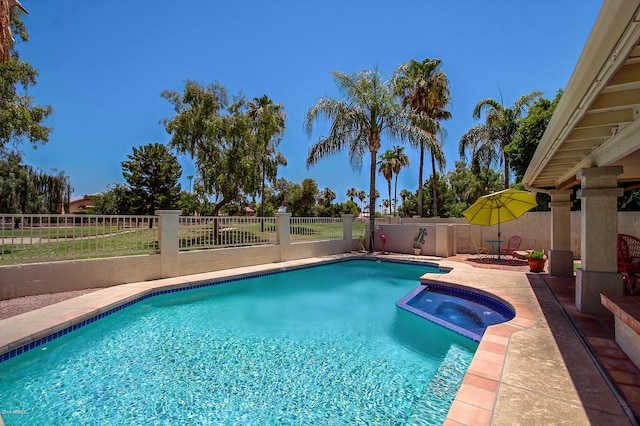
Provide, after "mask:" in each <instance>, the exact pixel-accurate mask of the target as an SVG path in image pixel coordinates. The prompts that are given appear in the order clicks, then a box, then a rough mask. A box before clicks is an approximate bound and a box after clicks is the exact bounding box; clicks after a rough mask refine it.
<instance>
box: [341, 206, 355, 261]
mask: <svg viewBox="0 0 640 426" xmlns="http://www.w3.org/2000/svg"><path fill="white" fill-rule="evenodd" d="M342 239H343V240H344V250H345V252H350V251H351V250H352V249H353V215H352V214H343V215H342Z"/></svg>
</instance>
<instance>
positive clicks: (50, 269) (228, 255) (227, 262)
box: [0, 240, 357, 300]
mask: <svg viewBox="0 0 640 426" xmlns="http://www.w3.org/2000/svg"><path fill="white" fill-rule="evenodd" d="M356 247H357V240H337V241H317V242H304V243H295V244H290V245H282V246H281V245H266V246H251V247H235V248H226V249H215V250H198V251H187V252H180V253H179V255H178V270H179V275H191V274H198V273H204V272H213V271H219V270H223V269H229V268H238V267H242V266H252V265H260V264H265V263H273V262H279V261H285V260H295V259H303V258H308V257H316V256H328V255H332V254H339V253H344V252H348V251H351V250H355V249H356ZM161 268H162V265H161V255H159V254H156V255H146V256H127V257H116V258H106V259H86V260H73V261H61V262H47V263H34V264H25V265H8V266H0V300H2V299H10V298H15V297H22V296H32V295H36V294H44V293H57V292H62V291H71V290H81V289H86V288H99V287H110V286H114V285H118V284H124V283H128V282H135V281H147V280H154V279H159V278H161Z"/></svg>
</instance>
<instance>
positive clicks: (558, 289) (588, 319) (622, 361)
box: [447, 254, 640, 418]
mask: <svg viewBox="0 0 640 426" xmlns="http://www.w3.org/2000/svg"><path fill="white" fill-rule="evenodd" d="M447 260H453V261H455V262H463V263H466V264H469V265H473V266H474V267H477V268H489V269H501V270H511V271H523V272H526V271H528V270H529V268H528V266H527V262H526V261H520V260H511V261H506V262H489V261H487V260H481V261H479V260H477V259H476V256H475V255H470V254H458V255H456V256H454V257H449V258H447ZM540 278H542V280H543V281H544V282H545V283H546V285H547V286H548V287H549V289H550V290H551V292H552V293H553V294H554V296H555V298H556V299H557V300H558V302H559V303H560V305H561V306H562V308H563V310H564V312H565V313H566V314H567V315H568V316H569V318H570V319H571V322H572V323H573V325H574V326H575V328H576V331H577V332H578V334H579V335H580V336H581V337H582V338H583V340H584V341H585V343H586V344H587V347H588V348H589V350H590V351H591V352H592V353H593V354H594V355H595V357H596V358H597V360H598V363H599V365H600V366H601V368H602V370H603V373H604V374H605V375H606V376H607V377H608V379H609V380H610V381H611V382H612V383H614V386H615V387H616V389H617V391H618V392H619V394H621V395H622V397H623V398H624V400H625V401H626V403H627V404H628V405H629V408H630V409H631V410H632V411H633V412H634V414H635V416H636V418H640V369H639V368H638V367H637V366H636V365H635V364H634V363H633V362H632V361H631V360H630V359H629V357H628V356H627V355H626V354H625V353H624V352H623V351H622V349H620V347H619V346H618V344H617V343H616V342H615V337H614V319H613V315H611V316H597V315H589V314H583V313H581V312H579V311H578V310H577V309H576V306H575V302H574V300H575V278H561V277H552V276H550V275H548V274H540Z"/></svg>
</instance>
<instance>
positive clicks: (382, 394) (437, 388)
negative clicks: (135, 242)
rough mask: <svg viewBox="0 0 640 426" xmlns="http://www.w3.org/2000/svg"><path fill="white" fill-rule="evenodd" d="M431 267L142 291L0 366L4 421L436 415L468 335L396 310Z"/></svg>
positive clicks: (300, 420)
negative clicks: (115, 309)
mask: <svg viewBox="0 0 640 426" xmlns="http://www.w3.org/2000/svg"><path fill="white" fill-rule="evenodd" d="M430 271H431V272H436V271H437V270H434V269H431V270H430V269H429V268H428V267H425V266H423V265H420V266H418V265H407V264H397V263H386V262H382V263H379V262H378V263H377V262H372V261H365V260H362V261H348V262H339V263H334V264H330V265H325V266H319V267H313V268H306V269H301V270H292V271H289V272H286V273H281V274H271V275H266V276H261V277H258V278H251V279H247V280H243V281H237V282H230V283H225V284H219V285H215V286H209V287H204V288H199V289H195V290H189V291H183V292H178V293H172V294H165V295H159V296H155V297H151V298H148V299H145V300H142V301H140V302H138V303H136V304H134V305H132V306H130V307H128V308H126V309H123V310H120V311H118V312H115V313H114V314H112V315H109V316H107V317H105V318H103V319H101V320H99V321H97V322H94V323H92V324H89V325H87V326H85V327H83V328H81V329H79V330H77V331H74V332H72V333H70V334H68V335H65V336H63V337H60V338H58V339H56V340H53V341H51V342H48V343H46V344H45V345H42V346H40V347H37V348H35V349H33V350H30V351H28V352H26V353H24V354H22V355H19V356H17V357H15V358H12V359H10V360H8V361H5V362H3V363H1V364H0V402H1V406H0V409H1V410H2V412H3V413H4V414H3V419H4V421H5V423H6V424H7V425H13V424H17V425H23V424H29V425H40V424H42V425H50V424H71V425H73V424H118V425H123V424H243V425H245V424H256V425H265V424H304V425H307V424H325V425H326V424H333V425H344V424H383V425H387V424H404V423H412V422H413V423H416V422H417V423H420V424H431V425H436V424H441V423H442V421H443V420H444V418H445V416H446V413H447V411H448V409H449V406H450V404H451V401H452V400H453V398H454V397H455V394H456V392H457V389H458V387H459V385H460V383H461V381H462V378H463V377H464V373H465V371H466V369H467V368H468V365H469V363H470V361H471V359H472V357H473V353H474V352H475V350H476V348H477V344H476V343H474V342H473V341H471V340H469V339H467V338H465V337H463V336H460V335H459V334H456V333H454V332H452V331H450V330H447V329H445V328H443V327H440V326H438V325H436V324H434V323H432V322H429V321H425V320H424V319H422V318H420V317H418V316H416V315H413V314H411V313H409V312H406V311H404V310H402V309H398V308H397V307H396V306H395V301H396V300H398V299H399V298H401V297H403V296H404V295H406V294H407V293H408V292H409V291H411V290H412V289H413V288H415V287H416V285H417V284H418V278H419V277H420V276H421V275H423V274H424V273H426V272H430ZM417 419H419V420H417Z"/></svg>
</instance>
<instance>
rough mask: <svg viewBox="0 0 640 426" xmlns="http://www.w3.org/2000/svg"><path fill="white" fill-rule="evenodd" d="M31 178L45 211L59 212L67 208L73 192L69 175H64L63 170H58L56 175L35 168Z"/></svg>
mask: <svg viewBox="0 0 640 426" xmlns="http://www.w3.org/2000/svg"><path fill="white" fill-rule="evenodd" d="M32 179H33V180H34V182H35V190H36V193H37V194H38V197H39V198H40V201H41V203H42V205H43V207H44V211H45V212H46V213H52V214H59V213H62V212H63V211H67V210H68V208H69V201H70V199H71V193H72V192H73V188H72V187H71V181H70V179H69V176H66V175H65V174H64V172H60V173H59V174H58V175H49V174H47V173H45V172H43V171H41V170H37V171H36V172H35V173H34V174H33V175H32Z"/></svg>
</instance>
